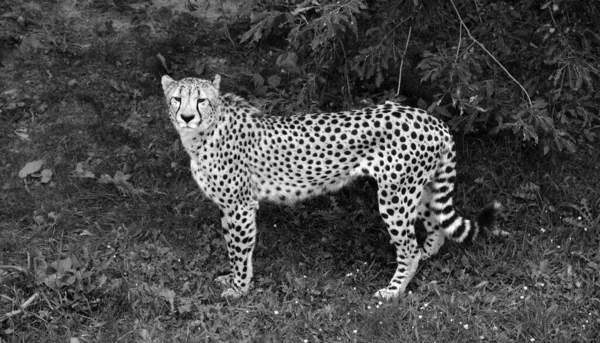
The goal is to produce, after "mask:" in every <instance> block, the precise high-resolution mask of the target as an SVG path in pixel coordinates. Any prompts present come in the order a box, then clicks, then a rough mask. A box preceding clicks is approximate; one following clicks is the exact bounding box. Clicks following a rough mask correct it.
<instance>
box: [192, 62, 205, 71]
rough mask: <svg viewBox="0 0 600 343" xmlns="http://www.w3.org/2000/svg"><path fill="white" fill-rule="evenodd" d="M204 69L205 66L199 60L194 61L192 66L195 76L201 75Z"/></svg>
mask: <svg viewBox="0 0 600 343" xmlns="http://www.w3.org/2000/svg"><path fill="white" fill-rule="evenodd" d="M205 67H206V65H205V64H204V63H202V62H201V61H200V60H196V64H195V65H194V73H196V75H202V74H203V73H204V68H205Z"/></svg>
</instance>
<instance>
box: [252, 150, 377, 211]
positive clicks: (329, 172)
mask: <svg viewBox="0 0 600 343" xmlns="http://www.w3.org/2000/svg"><path fill="white" fill-rule="evenodd" d="M365 158H366V156H362V157H359V156H356V158H350V159H348V162H347V163H340V161H339V160H337V161H333V160H329V159H318V158H316V159H311V160H310V161H302V160H297V161H289V162H287V163H283V164H280V163H277V162H275V163H274V162H272V161H271V162H268V163H265V164H263V165H261V166H258V168H256V170H253V172H251V174H250V183H251V187H252V192H253V193H254V195H255V197H256V198H257V199H258V200H267V201H272V202H277V203H288V204H292V203H294V202H296V201H299V200H302V199H306V198H310V197H313V196H317V195H319V194H323V193H327V192H332V191H336V190H338V189H340V188H342V187H343V186H345V185H347V184H348V183H350V182H351V181H353V180H354V179H356V178H357V177H358V176H360V175H365V173H364V172H365V171H367V170H366V169H365V168H364V163H363V162H364V161H366V159H365ZM350 160H351V161H352V162H349V161H350ZM327 161H331V162H327Z"/></svg>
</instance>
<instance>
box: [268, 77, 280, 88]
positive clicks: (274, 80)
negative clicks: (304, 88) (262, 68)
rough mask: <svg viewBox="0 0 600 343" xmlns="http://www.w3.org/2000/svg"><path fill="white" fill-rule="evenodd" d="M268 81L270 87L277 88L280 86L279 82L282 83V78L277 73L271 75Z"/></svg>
mask: <svg viewBox="0 0 600 343" xmlns="http://www.w3.org/2000/svg"><path fill="white" fill-rule="evenodd" d="M267 83H268V84H269V87H271V88H277V87H278V86H279V84H280V83H281V78H280V77H279V76H277V75H271V76H269V78H268V79H267Z"/></svg>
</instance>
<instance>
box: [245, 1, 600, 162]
mask: <svg viewBox="0 0 600 343" xmlns="http://www.w3.org/2000/svg"><path fill="white" fill-rule="evenodd" d="M455 3H456V6H455ZM252 7H253V9H254V11H253V12H251V15H250V19H251V26H250V29H249V30H248V31H246V32H245V33H244V34H242V35H241V36H240V41H241V42H242V43H247V44H248V43H252V44H255V43H257V42H266V41H267V39H268V38H271V37H276V36H283V37H285V39H286V40H287V42H288V43H289V44H288V46H287V50H288V51H287V52H285V53H289V51H293V52H294V53H297V54H298V56H299V60H301V61H303V62H302V63H301V65H300V68H299V69H300V71H301V73H302V74H307V73H314V74H315V75H316V76H317V79H320V78H323V80H326V81H327V82H328V83H330V84H334V85H340V84H341V85H342V86H341V87H338V92H340V93H341V94H340V95H341V96H344V97H346V101H345V103H348V104H351V103H352V101H351V98H352V96H355V95H357V94H356V92H358V91H362V90H364V89H368V90H369V93H368V94H364V95H366V96H368V97H370V96H371V93H372V92H373V91H374V90H375V89H376V88H380V87H390V86H391V85H392V82H394V81H396V82H397V83H398V87H400V86H404V90H405V91H406V92H409V93H412V94H413V95H416V96H418V97H425V98H426V99H429V104H430V105H428V106H427V107H428V109H429V110H430V111H431V112H433V113H435V114H437V115H440V116H443V117H447V118H448V119H449V123H450V125H451V127H452V128H453V129H455V130H457V131H460V132H472V131H480V130H486V131H488V132H491V133H499V132H506V133H509V134H511V135H513V136H514V137H515V138H517V139H518V140H519V141H522V142H523V143H525V142H532V143H535V144H540V145H541V146H542V147H543V152H544V153H548V152H549V151H550V149H552V148H554V149H556V150H559V151H562V150H567V151H569V152H574V151H575V147H576V145H577V144H582V143H583V144H589V143H590V142H592V141H594V139H596V136H597V132H596V131H597V130H598V128H599V127H600V126H599V124H600V117H599V114H598V112H599V109H600V106H599V105H598V103H599V101H598V100H600V93H599V90H598V89H597V87H594V85H595V84H597V83H598V80H600V65H599V62H598V58H597V56H599V55H600V35H599V34H598V32H600V21H599V20H598V17H599V16H600V4H598V3H596V2H590V1H583V2H581V1H577V0H552V1H548V2H545V3H540V2H537V1H522V2H509V1H493V0H486V1H475V2H472V1H455V2H448V1H439V0H438V1H427V2H423V1H408V0H402V1H395V0H394V1H391V0H390V1H379V2H374V1H373V2H369V1H362V0H343V1H333V0H326V1H321V2H317V1H314V0H305V1H268V2H264V1H261V0H256V1H255V2H254V4H253V5H252ZM411 32H412V36H411ZM405 46H406V50H405ZM404 62H406V64H404V65H403V63H404ZM401 68H402V69H401ZM398 71H399V72H398ZM398 73H400V75H402V74H405V78H406V79H409V80H410V79H420V80H421V82H422V85H420V86H419V85H415V87H413V89H407V88H406V87H407V86H406V85H400V79H399V78H398V76H397V75H398ZM417 73H418V74H419V75H417ZM340 76H344V78H345V79H344V80H342V79H340ZM322 85H323V83H322V84H321V86H322ZM425 85H428V86H425ZM414 88H417V90H415V89H414ZM330 91H331V90H330ZM431 93H434V94H431ZM364 95H363V96H364ZM395 96H396V97H397V96H398V94H396V95H395ZM387 97H389V98H391V97H394V95H393V93H391V94H388V96H387ZM348 98H350V99H348ZM420 103H422V101H421V102H420Z"/></svg>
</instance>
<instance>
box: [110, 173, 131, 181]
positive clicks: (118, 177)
mask: <svg viewBox="0 0 600 343" xmlns="http://www.w3.org/2000/svg"><path fill="white" fill-rule="evenodd" d="M129 178H131V174H125V173H123V172H122V171H120V170H119V171H117V172H116V173H115V176H113V181H114V183H127V180H129Z"/></svg>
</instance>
